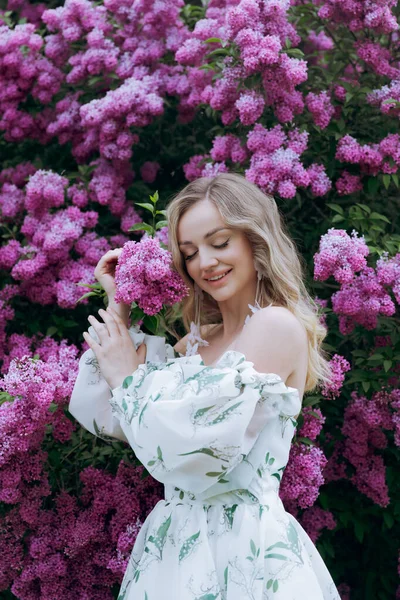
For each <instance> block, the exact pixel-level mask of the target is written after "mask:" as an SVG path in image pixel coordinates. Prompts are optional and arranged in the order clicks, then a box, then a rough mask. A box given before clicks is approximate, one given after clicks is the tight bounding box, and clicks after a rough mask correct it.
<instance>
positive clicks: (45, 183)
mask: <svg viewBox="0 0 400 600" xmlns="http://www.w3.org/2000/svg"><path fill="white" fill-rule="evenodd" d="M67 185H68V179H67V178H66V177H62V176H61V175H58V173H53V172H52V171H44V170H42V169H40V170H39V171H36V173H35V174H34V175H31V176H30V177H29V181H28V183H27V186H26V197H25V208H26V210H27V211H28V212H30V213H31V214H32V215H33V216H35V217H38V218H40V217H43V216H44V215H45V214H46V213H47V212H48V211H49V210H50V208H59V207H60V206H62V205H63V204H64V200H65V188H66V186H67Z"/></svg>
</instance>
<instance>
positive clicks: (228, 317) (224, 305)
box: [218, 282, 257, 340]
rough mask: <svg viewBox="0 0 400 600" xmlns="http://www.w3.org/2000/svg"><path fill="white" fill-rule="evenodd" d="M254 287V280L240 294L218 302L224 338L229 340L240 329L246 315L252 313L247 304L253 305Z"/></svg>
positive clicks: (237, 333)
mask: <svg viewBox="0 0 400 600" xmlns="http://www.w3.org/2000/svg"><path fill="white" fill-rule="evenodd" d="M256 287H257V286H256V282H254V285H252V286H251V287H249V288H248V289H246V290H243V292H242V293H241V294H240V295H237V296H235V297H233V298H229V300H226V301H224V302H218V307H219V309H220V311H221V315H222V322H223V327H224V330H223V338H224V339H226V340H229V339H231V338H232V337H235V336H236V335H239V333H240V332H241V331H242V329H243V326H244V322H245V319H246V317H247V316H248V315H251V314H252V313H251V309H250V308H249V304H251V305H252V306H254V303H255V297H256Z"/></svg>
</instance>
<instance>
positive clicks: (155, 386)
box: [110, 352, 299, 494]
mask: <svg viewBox="0 0 400 600" xmlns="http://www.w3.org/2000/svg"><path fill="white" fill-rule="evenodd" d="M227 355H230V356H232V355H234V356H235V357H236V358H238V357H239V359H238V360H237V361H236V362H237V364H236V365H235V366H223V365H224V364H228V362H229V360H227V361H225V363H223V362H221V361H219V365H220V366H219V365H217V366H216V367H206V366H204V364H203V363H202V361H201V358H200V357H199V356H198V355H195V356H191V357H184V358H177V359H175V360H171V361H169V362H167V363H147V365H140V366H139V368H138V369H137V370H136V371H135V372H134V373H133V375H131V376H129V377H127V378H126V379H125V380H124V382H123V384H122V385H121V386H119V387H117V388H115V389H114V390H112V398H111V399H110V404H111V406H112V409H113V413H114V415H115V417H118V418H119V420H120V425H121V428H122V430H123V432H124V433H125V436H126V438H127V439H128V442H129V444H130V445H131V447H132V448H133V450H134V452H135V454H136V456H137V457H138V458H139V460H140V461H141V462H142V464H143V465H144V466H145V467H146V468H147V469H148V471H149V472H150V473H151V474H152V475H153V477H155V478H156V479H158V480H159V481H161V482H162V483H164V484H166V485H167V484H173V485H175V486H177V487H179V488H181V489H183V490H189V491H191V492H193V493H195V494H201V493H203V492H204V491H205V490H207V489H208V488H211V487H212V486H213V485H214V484H215V483H216V482H224V481H226V480H225V479H224V478H225V477H226V476H227V475H228V473H229V472H230V471H232V470H233V469H234V468H235V467H236V466H237V465H239V464H240V463H241V462H242V461H243V460H244V459H245V457H246V456H247V455H248V454H249V452H250V451H251V449H252V448H253V446H254V444H255V442H256V440H257V438H258V436H259V434H260V432H261V431H262V429H263V428H264V427H265V425H266V424H267V423H268V422H269V421H271V420H273V419H275V420H279V419H278V417H279V415H280V414H281V411H282V410H284V411H285V414H289V415H292V416H293V417H294V416H295V414H296V411H297V412H298V411H299V397H298V392H297V390H295V389H294V388H289V387H287V386H286V385H285V384H284V383H283V381H282V379H281V378H280V377H279V376H278V375H274V374H261V373H257V372H256V371H255V370H254V369H253V366H252V365H253V364H252V363H250V362H246V361H245V358H244V356H243V355H241V354H240V353H238V352H233V353H229V352H228V353H227ZM227 359H229V356H227Z"/></svg>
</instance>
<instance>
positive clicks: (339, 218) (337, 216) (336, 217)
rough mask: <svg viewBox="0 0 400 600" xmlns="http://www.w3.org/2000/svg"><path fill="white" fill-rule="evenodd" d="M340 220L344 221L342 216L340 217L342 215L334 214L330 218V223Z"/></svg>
mask: <svg viewBox="0 0 400 600" xmlns="http://www.w3.org/2000/svg"><path fill="white" fill-rule="evenodd" d="M341 221H344V217H342V215H334V216H333V217H332V219H331V222H332V223H340V222H341Z"/></svg>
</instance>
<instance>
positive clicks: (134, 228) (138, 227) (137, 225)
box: [129, 223, 154, 234]
mask: <svg viewBox="0 0 400 600" xmlns="http://www.w3.org/2000/svg"><path fill="white" fill-rule="evenodd" d="M129 231H147V233H150V234H153V233H154V230H153V228H152V226H151V225H148V223H135V224H134V225H132V227H130V228H129Z"/></svg>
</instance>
